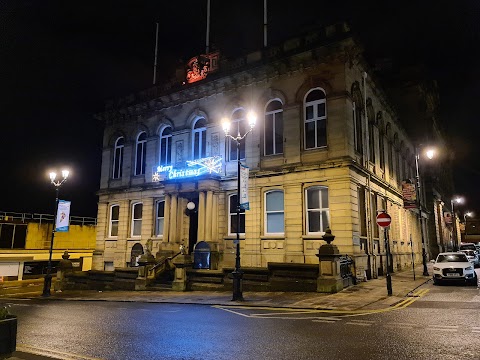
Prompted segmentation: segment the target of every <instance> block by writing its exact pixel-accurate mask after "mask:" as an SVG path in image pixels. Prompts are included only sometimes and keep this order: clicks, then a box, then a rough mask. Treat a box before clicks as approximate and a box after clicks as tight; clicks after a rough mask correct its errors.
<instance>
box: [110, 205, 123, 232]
mask: <svg viewBox="0 0 480 360" xmlns="http://www.w3.org/2000/svg"><path fill="white" fill-rule="evenodd" d="M119 220H120V205H112V206H110V224H109V229H108V236H109V237H114V236H118V222H119Z"/></svg>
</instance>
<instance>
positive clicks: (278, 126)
mask: <svg viewBox="0 0 480 360" xmlns="http://www.w3.org/2000/svg"><path fill="white" fill-rule="evenodd" d="M281 153H283V106H282V103H281V102H280V101H279V100H273V101H271V102H269V103H268V104H267V107H266V108H265V132H264V154H265V155H275V154H281Z"/></svg>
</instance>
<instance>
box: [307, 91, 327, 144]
mask: <svg viewBox="0 0 480 360" xmlns="http://www.w3.org/2000/svg"><path fill="white" fill-rule="evenodd" d="M304 113H305V129H304V133H305V134H304V142H305V149H306V150H307V149H316V148H321V147H324V146H327V107H326V97H325V91H323V89H320V88H318V89H313V90H311V91H310V92H309V93H308V94H307V96H306V97H305V104H304Z"/></svg>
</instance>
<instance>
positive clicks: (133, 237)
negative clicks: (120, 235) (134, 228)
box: [127, 235, 142, 241]
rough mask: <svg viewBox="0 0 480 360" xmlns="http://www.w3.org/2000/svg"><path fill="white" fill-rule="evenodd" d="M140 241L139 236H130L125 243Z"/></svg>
mask: <svg viewBox="0 0 480 360" xmlns="http://www.w3.org/2000/svg"><path fill="white" fill-rule="evenodd" d="M141 239H142V237H141V236H140V235H138V236H131V237H129V238H127V241H139V240H141Z"/></svg>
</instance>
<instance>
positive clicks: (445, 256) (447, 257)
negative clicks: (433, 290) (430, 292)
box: [433, 252, 477, 285]
mask: <svg viewBox="0 0 480 360" xmlns="http://www.w3.org/2000/svg"><path fill="white" fill-rule="evenodd" d="M453 280H457V281H463V282H467V283H468V284H471V285H477V274H475V270H474V268H473V264H472V263H471V262H470V261H469V260H468V259H467V255H465V253H463V252H446V253H440V254H438V256H437V260H436V261H435V262H434V263H433V283H434V284H435V285H438V284H441V283H442V282H446V281H453Z"/></svg>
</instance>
